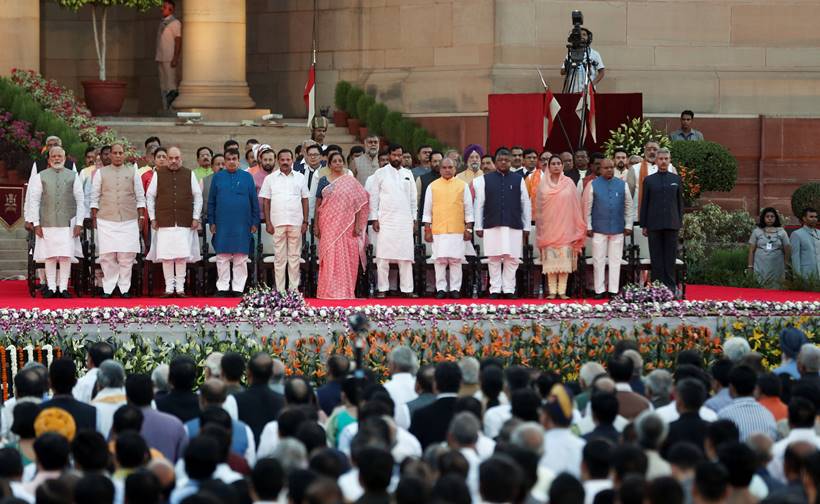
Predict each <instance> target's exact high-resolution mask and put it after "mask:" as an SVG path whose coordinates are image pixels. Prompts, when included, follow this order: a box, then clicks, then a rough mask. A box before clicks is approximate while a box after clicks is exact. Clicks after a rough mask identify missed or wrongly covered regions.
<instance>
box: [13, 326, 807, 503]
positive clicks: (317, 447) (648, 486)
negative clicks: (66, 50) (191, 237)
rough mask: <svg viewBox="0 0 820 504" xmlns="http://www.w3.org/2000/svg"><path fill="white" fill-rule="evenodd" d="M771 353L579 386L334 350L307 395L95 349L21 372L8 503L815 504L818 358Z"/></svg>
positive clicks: (627, 363) (259, 379) (564, 379)
mask: <svg viewBox="0 0 820 504" xmlns="http://www.w3.org/2000/svg"><path fill="white" fill-rule="evenodd" d="M780 346H781V350H782V356H783V357H782V363H781V364H780V365H779V366H778V367H776V368H774V369H773V370H769V369H766V367H765V366H764V365H763V362H762V358H761V356H760V355H759V354H757V353H755V352H753V351H751V348H750V346H749V343H748V342H747V341H746V340H744V339H742V338H733V339H730V340H727V341H726V342H725V343H724V345H723V354H722V356H721V357H720V358H718V359H717V360H715V361H714V362H708V363H707V362H704V356H703V355H701V354H700V353H699V352H697V351H695V350H685V351H683V352H681V353H680V354H678V355H677V356H676V360H675V365H674V367H672V368H670V369H654V370H651V372H648V373H647V371H648V370H647V369H645V367H644V365H643V361H642V357H641V354H640V353H639V352H638V346H637V344H636V342H634V341H632V340H622V341H619V342H618V344H617V345H616V347H615V349H614V351H613V352H612V354H611V357H610V358H609V360H608V361H607V362H586V363H584V364H583V365H582V366H581V368H580V370H579V373H578V375H577V380H575V379H570V378H571V377H569V376H562V375H560V374H558V373H556V372H553V371H551V370H546V369H532V368H527V367H524V366H520V365H505V364H504V363H503V362H502V361H501V360H499V359H496V358H485V359H483V360H478V359H476V358H473V357H465V358H462V359H461V360H458V361H457V362H452V361H443V362H438V363H431V364H424V365H420V363H419V362H418V359H417V356H416V354H415V352H414V351H413V350H412V349H410V348H408V347H403V346H399V347H396V348H393V349H392V351H391V352H390V353H389V356H388V362H387V375H388V376H386V377H384V378H383V379H380V378H379V377H377V376H375V375H374V373H373V372H371V371H370V370H369V369H359V370H356V369H355V363H353V362H351V361H350V360H349V359H348V358H347V357H344V356H342V355H331V356H329V357H328V358H327V361H326V371H327V374H326V380H325V381H324V382H323V383H321V384H318V383H315V382H314V381H313V380H311V379H308V378H307V377H304V376H299V375H298V374H295V372H294V370H292V369H288V368H287V363H284V362H281V361H279V360H277V359H275V358H273V357H272V356H270V355H268V354H266V353H257V354H255V355H253V356H251V357H250V358H249V359H246V358H245V357H243V356H242V355H240V354H238V353H233V352H227V353H224V354H222V353H213V354H211V355H209V356H208V357H207V359H205V361H204V362H203V363H202V365H201V366H199V365H198V364H197V363H196V362H194V360H193V359H191V358H190V357H188V356H177V357H174V358H172V359H171V361H170V363H169V364H168V365H161V366H159V367H157V368H156V369H155V370H154V371H153V372H152V373H151V374H150V375H148V374H127V373H126V372H125V370H124V367H123V364H122V363H121V362H117V361H116V360H114V355H115V353H114V349H113V348H112V347H111V345H109V344H108V343H104V342H99V343H95V344H92V345H90V346H89V347H88V349H87V356H86V361H85V367H86V368H87V371H85V373H84V374H83V375H82V376H81V377H79V378H78V374H79V373H78V368H77V366H76V364H75V361H73V360H71V359H68V358H62V359H58V360H55V361H54V362H52V363H51V365H50V367H49V368H46V367H45V366H43V365H42V364H36V363H31V364H29V365H26V366H25V367H24V368H23V369H21V370H20V371H19V372H18V373H17V374H16V376H14V396H13V397H11V398H10V399H8V400H7V401H6V402H5V404H4V405H3V410H2V415H0V419H1V420H0V425H2V436H3V438H4V439H5V446H4V447H3V448H2V449H0V498H1V500H0V502H1V503H11V502H15V503H18V502H36V503H41V504H46V503H55V504H62V503H65V504H69V503H77V504H85V503H94V504H109V503H112V504H113V503H117V504H120V503H128V504H157V503H165V502H168V503H171V504H210V503H214V504H216V503H236V504H245V503H286V502H287V503H311V504H313V503H322V504H335V503H343V502H349V503H354V502H355V503H366V504H370V503H396V504H404V503H407V504H409V503H426V502H435V503H455V504H468V503H485V502H486V503H528V504H536V503H550V504H611V503H616V504H719V503H732V504H753V503H757V502H767V503H794V504H797V503H809V504H816V503H817V502H818V500H817V492H818V485H820V450H819V449H820V416H818V413H820V374H818V372H820V348H818V347H817V346H815V345H814V344H812V343H809V341H808V339H807V337H806V335H805V334H804V333H803V332H801V331H800V330H798V329H796V328H792V327H789V328H787V329H785V330H784V331H783V332H782V334H781V335H780ZM573 378H574V377H573ZM380 381H381V382H380Z"/></svg>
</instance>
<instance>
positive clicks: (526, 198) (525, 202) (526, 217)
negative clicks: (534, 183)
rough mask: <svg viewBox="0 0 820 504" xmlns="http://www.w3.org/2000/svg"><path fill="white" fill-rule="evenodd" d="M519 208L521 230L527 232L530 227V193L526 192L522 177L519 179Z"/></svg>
mask: <svg viewBox="0 0 820 504" xmlns="http://www.w3.org/2000/svg"><path fill="white" fill-rule="evenodd" d="M521 209H522V210H523V212H522V213H523V216H522V217H523V222H522V224H523V225H524V229H523V230H524V231H527V232H529V231H530V230H531V229H532V203H530V193H529V192H527V184H525V183H524V179H521Z"/></svg>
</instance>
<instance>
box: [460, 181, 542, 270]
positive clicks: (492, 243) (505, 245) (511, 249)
mask: <svg viewBox="0 0 820 504" xmlns="http://www.w3.org/2000/svg"><path fill="white" fill-rule="evenodd" d="M483 179H484V177H481V178H480V179H476V180H474V181H473V190H475V229H476V231H480V230H483V231H484V247H483V249H484V254H485V255H486V256H487V257H494V256H510V257H517V258H520V257H521V252H522V250H523V240H524V233H523V231H529V230H530V228H531V226H532V206H531V204H530V195H529V193H528V192H527V186H526V184H525V183H524V180H523V179H522V180H521V189H520V193H521V224H522V226H523V229H513V228H511V227H508V226H497V227H493V228H489V229H484V201H485V194H484V180H483Z"/></svg>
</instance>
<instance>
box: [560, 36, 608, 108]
mask: <svg viewBox="0 0 820 504" xmlns="http://www.w3.org/2000/svg"><path fill="white" fill-rule="evenodd" d="M576 29H577V26H576V28H574V29H573V31H575V30H576ZM572 39H573V35H572V34H570V42H571V43H572ZM590 44H592V32H591V31H589V30H588V29H586V28H580V44H578V43H576V46H577V47H580V48H584V49H583V54H584V56H583V59H581V60H580V61H576V62H575V64H574V65H573V61H572V60H571V59H570V54H567V57H566V59H564V64H563V66H562V67H561V75H567V72H575V75H574V76H570V77H569V78H567V79H566V80H565V85H564V92H565V93H581V92H583V90H584V86H586V82H587V75H586V73H587V68H589V72H590V76H589V78H590V81H591V82H592V86H593V87H597V86H598V83H599V82H601V81H602V80H603V79H604V74H605V73H606V69H605V68H604V60H602V59H601V55H600V54H599V53H598V51H596V50H595V49H593V48H592V47H589V46H590ZM567 47H568V48H569V45H568V46H567Z"/></svg>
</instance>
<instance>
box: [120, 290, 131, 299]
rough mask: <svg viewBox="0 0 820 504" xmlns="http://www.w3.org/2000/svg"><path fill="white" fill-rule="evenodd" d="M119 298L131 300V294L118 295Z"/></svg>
mask: <svg viewBox="0 0 820 504" xmlns="http://www.w3.org/2000/svg"><path fill="white" fill-rule="evenodd" d="M120 297H121V298H123V299H131V293H129V292H125V293H123V294H120Z"/></svg>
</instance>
